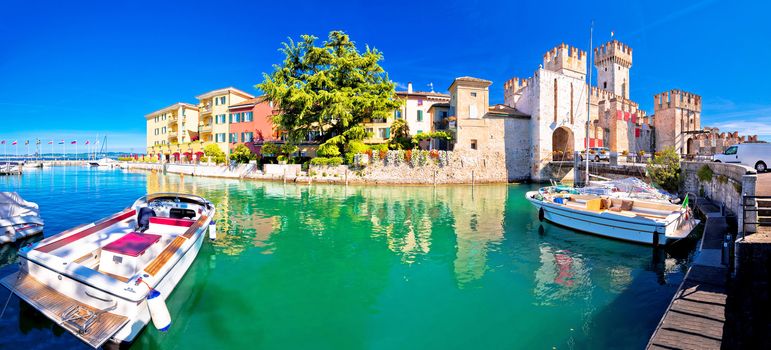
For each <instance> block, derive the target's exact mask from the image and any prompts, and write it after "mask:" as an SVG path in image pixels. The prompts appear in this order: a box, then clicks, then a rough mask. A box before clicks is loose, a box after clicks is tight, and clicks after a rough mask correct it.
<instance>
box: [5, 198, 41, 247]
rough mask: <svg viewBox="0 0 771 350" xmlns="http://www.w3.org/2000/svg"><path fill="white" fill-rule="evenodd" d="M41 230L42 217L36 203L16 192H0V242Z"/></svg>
mask: <svg viewBox="0 0 771 350" xmlns="http://www.w3.org/2000/svg"><path fill="white" fill-rule="evenodd" d="M40 232H43V219H41V218H40V210H39V208H38V205H37V204H36V203H32V202H28V201H25V200H24V199H23V198H21V196H19V194H18V193H16V192H0V244H1V243H8V242H14V241H16V240H17V239H20V238H24V237H27V236H32V235H35V234H38V233H40Z"/></svg>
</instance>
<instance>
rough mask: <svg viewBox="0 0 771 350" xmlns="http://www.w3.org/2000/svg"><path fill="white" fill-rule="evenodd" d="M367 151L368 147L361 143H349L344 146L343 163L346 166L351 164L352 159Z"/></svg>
mask: <svg viewBox="0 0 771 350" xmlns="http://www.w3.org/2000/svg"><path fill="white" fill-rule="evenodd" d="M368 150H369V146H367V145H365V144H364V142H361V141H351V142H348V144H347V145H345V162H346V163H347V164H353V158H354V156H356V155H357V154H360V153H366V152H367V151H368Z"/></svg>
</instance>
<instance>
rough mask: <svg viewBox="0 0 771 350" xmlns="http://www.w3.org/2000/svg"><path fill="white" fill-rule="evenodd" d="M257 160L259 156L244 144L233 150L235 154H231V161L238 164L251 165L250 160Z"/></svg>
mask: <svg viewBox="0 0 771 350" xmlns="http://www.w3.org/2000/svg"><path fill="white" fill-rule="evenodd" d="M255 159H257V156H256V155H255V154H254V153H252V150H250V149H249V147H246V145H245V144H243V143H241V144H238V146H236V148H234V149H233V152H232V153H230V160H232V161H234V162H236V163H249V161H250V160H255Z"/></svg>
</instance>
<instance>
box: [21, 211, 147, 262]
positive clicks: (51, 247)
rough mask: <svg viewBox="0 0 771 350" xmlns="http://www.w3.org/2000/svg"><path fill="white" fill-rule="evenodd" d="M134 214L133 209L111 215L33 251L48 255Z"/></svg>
mask: <svg viewBox="0 0 771 350" xmlns="http://www.w3.org/2000/svg"><path fill="white" fill-rule="evenodd" d="M135 213H136V210H133V209H132V210H129V211H123V212H120V213H118V214H115V215H113V216H112V217H110V218H108V219H105V220H102V221H100V222H99V223H98V224H96V225H94V226H92V227H89V228H87V229H85V230H83V231H80V232H78V233H75V234H73V235H70V236H67V237H65V238H62V239H60V240H57V241H54V242H51V243H49V244H46V245H43V246H40V247H37V248H35V250H37V251H41V252H44V253H50V252H52V251H54V250H56V249H59V248H61V247H64V246H66V245H68V244H70V243H72V242H75V241H77V240H79V239H81V238H84V237H87V236H90V235H92V234H94V233H96V232H99V231H101V230H104V229H105V228H107V227H110V226H112V225H114V224H116V223H118V222H121V221H123V220H126V219H128V218H131V217H132V216H134V214H135Z"/></svg>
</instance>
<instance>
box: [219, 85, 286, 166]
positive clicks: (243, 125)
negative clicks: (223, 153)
mask: <svg viewBox="0 0 771 350" xmlns="http://www.w3.org/2000/svg"><path fill="white" fill-rule="evenodd" d="M272 117H273V105H272V103H271V102H270V101H268V100H266V99H265V98H264V97H263V96H259V97H255V98H251V99H248V100H244V101H241V102H237V103H234V104H231V105H230V107H229V108H228V122H229V125H230V130H229V133H228V142H229V143H230V149H231V150H232V149H233V148H235V147H236V145H237V144H239V143H243V144H245V145H246V146H247V147H249V149H250V150H252V152H254V153H258V152H257V149H256V147H255V142H258V143H261V142H263V141H277V140H279V133H278V131H277V130H275V129H274V128H273V120H272V119H271V118H272Z"/></svg>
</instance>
